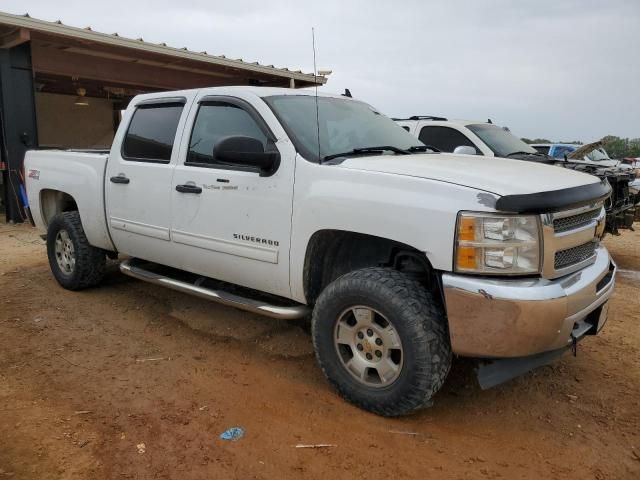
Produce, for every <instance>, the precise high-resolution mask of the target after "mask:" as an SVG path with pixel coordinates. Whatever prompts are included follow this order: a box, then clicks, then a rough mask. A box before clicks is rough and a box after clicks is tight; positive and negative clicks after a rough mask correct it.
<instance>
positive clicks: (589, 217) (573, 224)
mask: <svg viewBox="0 0 640 480" xmlns="http://www.w3.org/2000/svg"><path fill="white" fill-rule="evenodd" d="M599 215H600V209H595V210H590V211H588V212H584V213H579V214H577V215H571V216H569V217H563V218H555V219H554V220H553V231H554V232H556V233H562V232H567V231H569V230H573V229H575V228H580V227H583V226H585V225H588V224H589V223H591V222H592V221H593V220H595V219H597V218H598V216H599Z"/></svg>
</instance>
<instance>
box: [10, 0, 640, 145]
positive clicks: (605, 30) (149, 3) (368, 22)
mask: <svg viewBox="0 0 640 480" xmlns="http://www.w3.org/2000/svg"><path fill="white" fill-rule="evenodd" d="M0 10H2V11H6V12H9V13H14V14H23V13H26V12H28V13H29V14H30V15H31V16H32V17H35V18H40V19H43V20H52V21H54V20H58V19H60V20H62V22H63V23H65V24H67V25H73V26H78V27H85V26H87V25H91V27H92V28H93V30H96V31H101V32H105V33H113V32H118V34H119V35H121V36H127V37H131V38H138V37H143V38H144V40H146V41H150V42H157V43H160V42H166V43H167V44H168V45H170V46H175V47H180V48H181V47H188V48H189V49H190V50H195V51H202V50H206V51H207V52H209V53H211V54H224V55H226V56H227V57H231V58H242V59H243V60H245V61H251V62H253V61H259V62H260V63H262V64H267V65H270V64H274V65H275V66H278V67H288V68H290V69H294V70H295V69H298V68H301V69H302V70H303V71H305V72H312V71H313V50H312V41H311V28H312V27H313V28H315V36H316V56H317V67H318V69H319V70H332V71H333V73H332V74H331V76H330V77H329V81H328V83H327V84H326V85H325V86H323V87H321V88H322V89H323V90H324V91H330V92H338V93H342V92H343V91H344V89H345V88H349V89H350V91H351V92H352V94H353V96H354V97H356V98H358V99H361V100H364V101H366V102H368V103H370V104H372V105H374V106H375V107H376V108H378V109H379V110H380V111H382V112H383V113H385V114H387V115H389V116H392V117H401V116H410V115H416V114H420V115H438V116H445V117H448V118H464V119H472V120H486V119H487V118H491V119H492V121H493V122H494V123H496V124H499V125H505V126H508V127H509V128H510V129H511V131H512V132H514V133H515V134H516V135H518V136H521V137H528V138H540V137H542V138H549V139H551V140H555V141H571V140H581V141H584V142H587V141H593V140H596V139H599V138H601V137H603V136H604V135H616V136H620V137H634V138H637V137H640V0H606V1H605V0H601V1H589V0H536V1H518V0H511V1H504V0H477V1H472V0H446V1H431V0H422V1H419V0H415V1H414V0H396V1H390V0H389V1H382V0H368V1H366V0H351V1H347V0H342V1H336V0H322V1H318V0H316V1H313V2H311V1H307V0H297V1H295V2H294V1H283V0H269V1H264V0H232V1H229V0H225V1H220V0H181V1H176V0H135V1H131V0H129V1H121V0H110V1H109V2H104V1H100V2H95V1H90V0H84V1H80V2H78V1H65V2H64V3H62V2H52V1H50V0H2V2H1V3H0Z"/></svg>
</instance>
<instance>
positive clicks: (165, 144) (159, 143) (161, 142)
mask: <svg viewBox="0 0 640 480" xmlns="http://www.w3.org/2000/svg"><path fill="white" fill-rule="evenodd" d="M183 108H184V105H183V104H182V103H165V104H153V105H141V106H139V107H138V108H136V111H135V112H134V114H133V118H132V119H131V122H130V123H129V128H128V129H127V133H126V135H125V138H124V142H123V144H122V157H123V158H124V159H125V160H131V161H139V162H159V163H169V161H170V160H171V151H172V150H173V144H174V142H175V139H176V131H177V129H178V122H179V121H180V116H181V115H182V110H183Z"/></svg>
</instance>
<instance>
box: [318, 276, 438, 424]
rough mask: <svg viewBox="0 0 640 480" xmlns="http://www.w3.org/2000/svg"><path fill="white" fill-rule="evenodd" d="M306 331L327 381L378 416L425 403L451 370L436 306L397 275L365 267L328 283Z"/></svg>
mask: <svg viewBox="0 0 640 480" xmlns="http://www.w3.org/2000/svg"><path fill="white" fill-rule="evenodd" d="M311 330H312V336H313V343H314V347H315V351H316V356H317V359H318V362H319V363H320V366H321V368H322V370H323V372H324V373H325V375H326V377H327V378H328V380H329V381H330V382H331V383H332V384H333V385H334V386H335V388H336V389H337V390H338V392H340V394H341V395H342V396H343V397H344V398H346V399H347V400H349V401H351V402H352V403H354V404H356V405H358V406H359V407H361V408H364V409H366V410H369V411H371V412H373V413H376V414H379V415H384V416H397V415H404V414H408V413H411V412H413V411H415V410H417V409H419V408H421V407H424V406H427V405H429V404H430V403H431V399H432V397H433V396H434V395H435V393H436V392H437V391H438V390H439V389H440V387H442V385H443V383H444V380H445V378H446V376H447V374H448V372H449V368H450V367H451V346H450V343H449V335H448V331H447V324H446V319H445V315H444V312H443V310H442V307H441V306H440V304H439V303H438V302H437V301H436V300H435V299H434V298H433V296H432V295H431V294H430V292H428V291H427V290H426V289H425V288H424V287H423V286H422V285H420V284H419V283H418V282H416V281H414V280H412V279H410V278H409V277H407V276H406V275H404V274H403V273H401V272H398V271H396V270H392V269H387V268H367V269H362V270H357V271H354V272H351V273H348V274H346V275H344V276H342V277H340V278H338V279H337V280H335V281H334V282H333V283H331V284H330V285H329V286H328V287H327V288H326V289H325V290H324V291H323V292H322V294H321V295H320V297H319V298H318V301H317V303H316V306H315V309H314V312H313V318H312V325H311Z"/></svg>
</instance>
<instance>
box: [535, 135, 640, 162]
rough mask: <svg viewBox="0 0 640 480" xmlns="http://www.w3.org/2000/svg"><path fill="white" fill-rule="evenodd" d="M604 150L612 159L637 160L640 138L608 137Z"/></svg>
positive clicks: (536, 140)
mask: <svg viewBox="0 0 640 480" xmlns="http://www.w3.org/2000/svg"><path fill="white" fill-rule="evenodd" d="M602 140H603V141H604V148H605V149H606V150H607V153H608V154H609V156H610V157H611V158H629V157H631V158H635V157H640V138H620V137H616V136H615V135H607V136H606V137H604V138H603V139H602ZM522 141H523V142H525V143H573V144H576V145H578V144H582V143H583V142H580V141H578V140H573V141H571V142H552V141H551V140H548V139H546V138H533V139H532V138H523V139H522Z"/></svg>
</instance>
